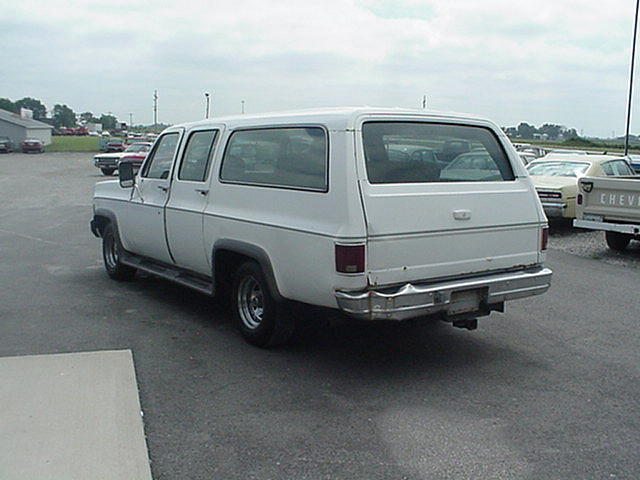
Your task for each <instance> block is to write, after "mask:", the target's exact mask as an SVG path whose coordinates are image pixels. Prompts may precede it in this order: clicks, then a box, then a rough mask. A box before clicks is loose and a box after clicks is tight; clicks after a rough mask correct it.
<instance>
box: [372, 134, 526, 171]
mask: <svg viewBox="0 0 640 480" xmlns="http://www.w3.org/2000/svg"><path fill="white" fill-rule="evenodd" d="M362 138H363V142H364V153H365V159H366V163H367V175H368V177H369V181H370V182H371V183H416V182H419V183H425V182H490V181H506V180H514V179H515V176H514V174H513V170H512V169H511V164H510V163H509V159H508V158H507V156H506V154H505V152H504V150H503V149H502V147H501V146H500V144H499V142H498V139H497V138H496V136H495V135H494V134H493V132H491V130H489V129H487V128H483V127H472V126H467V125H448V124H436V123H418V122H367V123H365V124H364V125H363V127H362Z"/></svg>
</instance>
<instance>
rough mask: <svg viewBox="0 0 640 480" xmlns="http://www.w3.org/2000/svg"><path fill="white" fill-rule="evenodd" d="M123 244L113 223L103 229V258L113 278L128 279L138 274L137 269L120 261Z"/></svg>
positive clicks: (106, 268) (108, 273)
mask: <svg viewBox="0 0 640 480" xmlns="http://www.w3.org/2000/svg"><path fill="white" fill-rule="evenodd" d="M122 251H123V249H122V244H121V243H120V239H119V238H118V233H117V231H116V229H115V228H114V227H113V225H112V224H108V225H107V226H105V227H104V230H103V231H102V259H103V261H104V268H105V270H106V271H107V275H109V276H110V277H111V278H112V279H114V280H118V281H127V280H131V279H133V277H135V275H136V269H135V268H133V267H130V266H128V265H124V264H123V263H121V262H120V258H121V257H122Z"/></svg>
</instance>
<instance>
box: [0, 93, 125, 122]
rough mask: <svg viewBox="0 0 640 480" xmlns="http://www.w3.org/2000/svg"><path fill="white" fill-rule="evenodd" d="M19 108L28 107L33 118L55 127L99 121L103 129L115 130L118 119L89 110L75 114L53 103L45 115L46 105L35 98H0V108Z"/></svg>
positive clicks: (18, 111) (12, 109)
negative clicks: (48, 113)
mask: <svg viewBox="0 0 640 480" xmlns="http://www.w3.org/2000/svg"><path fill="white" fill-rule="evenodd" d="M21 108H28V109H29V110H31V111H32V112H33V119H34V120H38V121H40V122H44V123H48V124H49V125H53V126H54V127H55V128H63V127H66V128H74V127H76V126H77V125H78V119H79V120H80V122H81V123H100V124H102V129H103V130H115V128H116V122H117V121H118V119H117V118H116V117H114V116H113V115H105V114H101V115H100V116H99V117H98V116H95V115H94V114H93V113H91V112H83V113H81V114H80V115H77V114H76V113H75V112H74V111H73V110H72V109H71V108H70V107H69V106H68V105H64V104H55V105H54V106H53V110H52V111H51V116H50V117H48V116H47V107H45V106H44V104H43V103H42V102H41V101H40V100H38V99H36V98H31V97H24V98H22V99H20V100H16V101H15V102H13V101H11V100H10V99H8V98H0V109H2V110H6V111H8V112H13V113H17V114H19V113H20V109H21Z"/></svg>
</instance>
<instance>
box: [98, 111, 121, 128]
mask: <svg viewBox="0 0 640 480" xmlns="http://www.w3.org/2000/svg"><path fill="white" fill-rule="evenodd" d="M116 121H117V119H116V117H114V116H113V115H105V114H102V116H101V117H100V121H99V122H98V123H101V124H102V129H103V130H115V129H116Z"/></svg>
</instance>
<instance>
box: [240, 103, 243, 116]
mask: <svg viewBox="0 0 640 480" xmlns="http://www.w3.org/2000/svg"><path fill="white" fill-rule="evenodd" d="M240 103H241V104H242V115H244V100H242V101H241V102H240Z"/></svg>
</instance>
